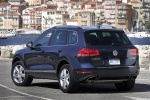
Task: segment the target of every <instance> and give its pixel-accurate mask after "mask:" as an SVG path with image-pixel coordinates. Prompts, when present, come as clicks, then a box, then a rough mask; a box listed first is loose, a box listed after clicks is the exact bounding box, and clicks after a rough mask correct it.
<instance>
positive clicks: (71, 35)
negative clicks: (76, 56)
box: [68, 31, 77, 44]
mask: <svg viewBox="0 0 150 100" xmlns="http://www.w3.org/2000/svg"><path fill="white" fill-rule="evenodd" d="M76 42H77V32H76V31H68V44H75V43H76Z"/></svg>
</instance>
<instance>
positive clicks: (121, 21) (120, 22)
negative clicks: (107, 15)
mask: <svg viewBox="0 0 150 100" xmlns="http://www.w3.org/2000/svg"><path fill="white" fill-rule="evenodd" d="M125 23H126V21H125V20H118V24H125Z"/></svg>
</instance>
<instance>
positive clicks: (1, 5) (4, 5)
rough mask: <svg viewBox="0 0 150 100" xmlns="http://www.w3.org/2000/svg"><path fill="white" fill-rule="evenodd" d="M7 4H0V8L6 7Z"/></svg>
mask: <svg viewBox="0 0 150 100" xmlns="http://www.w3.org/2000/svg"><path fill="white" fill-rule="evenodd" d="M8 4H9V3H5V2H2V3H0V7H6V6H7V5H8Z"/></svg>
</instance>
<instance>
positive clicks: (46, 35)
mask: <svg viewBox="0 0 150 100" xmlns="http://www.w3.org/2000/svg"><path fill="white" fill-rule="evenodd" d="M52 33H53V30H46V31H45V32H43V34H42V35H41V36H40V37H39V38H38V39H37V40H36V41H35V42H34V46H47V45H48V44H49V40H50V39H51V36H52Z"/></svg>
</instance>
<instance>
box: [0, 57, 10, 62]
mask: <svg viewBox="0 0 150 100" xmlns="http://www.w3.org/2000/svg"><path fill="white" fill-rule="evenodd" d="M0 60H10V61H11V60H12V58H1V57H0Z"/></svg>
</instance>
